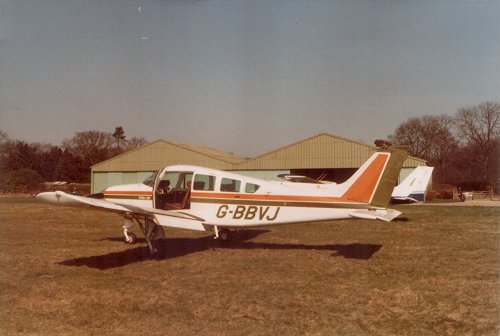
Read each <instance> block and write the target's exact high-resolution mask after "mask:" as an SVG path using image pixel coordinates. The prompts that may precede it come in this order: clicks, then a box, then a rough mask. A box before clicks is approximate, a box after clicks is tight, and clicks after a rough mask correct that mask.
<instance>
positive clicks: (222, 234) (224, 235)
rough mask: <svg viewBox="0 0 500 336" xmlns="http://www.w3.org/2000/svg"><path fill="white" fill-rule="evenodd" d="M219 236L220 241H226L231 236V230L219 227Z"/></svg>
mask: <svg viewBox="0 0 500 336" xmlns="http://www.w3.org/2000/svg"><path fill="white" fill-rule="evenodd" d="M219 238H220V240H222V241H228V240H229V239H230V238H231V231H229V230H228V229H221V230H220V231H219Z"/></svg>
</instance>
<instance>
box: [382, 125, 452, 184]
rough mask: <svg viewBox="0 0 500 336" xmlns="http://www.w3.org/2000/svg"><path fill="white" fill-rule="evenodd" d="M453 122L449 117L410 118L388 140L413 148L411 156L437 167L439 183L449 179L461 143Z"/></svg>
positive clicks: (436, 173)
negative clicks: (457, 138)
mask: <svg viewBox="0 0 500 336" xmlns="http://www.w3.org/2000/svg"><path fill="white" fill-rule="evenodd" d="M452 130H453V119H452V118H451V117H450V116H447V115H441V116H423V117H418V118H417V117H414V118H410V119H408V120H407V121H405V122H403V123H402V124H401V125H399V127H398V128H397V129H396V131H395V132H394V134H393V135H390V136H389V139H390V140H391V141H392V142H393V143H394V144H396V145H407V146H410V154H411V155H413V156H416V157H419V158H422V159H425V160H427V161H428V162H429V164H430V165H432V166H434V167H435V168H436V170H435V172H434V175H435V176H436V178H437V179H438V180H440V181H445V180H447V179H448V178H449V176H448V168H449V167H448V162H449V160H450V157H451V155H452V153H453V152H454V151H456V149H457V146H458V142H457V140H456V138H455V137H454V135H453V132H452Z"/></svg>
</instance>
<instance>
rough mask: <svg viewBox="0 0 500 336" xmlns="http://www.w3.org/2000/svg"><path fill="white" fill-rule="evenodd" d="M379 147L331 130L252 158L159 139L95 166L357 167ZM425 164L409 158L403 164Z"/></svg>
mask: <svg viewBox="0 0 500 336" xmlns="http://www.w3.org/2000/svg"><path fill="white" fill-rule="evenodd" d="M376 149H377V147H375V146H370V145H367V144H364V143H361V142H358V141H353V140H350V139H346V138H342V137H339V136H335V135H331V134H328V133H320V134H318V135H315V136H312V137H309V138H306V139H303V140H301V141H298V142H296V143H293V144H290V145H287V146H285V147H282V148H279V149H276V150H273V151H271V152H268V153H265V154H263V155H260V156H257V157H255V158H253V159H243V158H240V157H238V156H235V155H233V154H230V153H226V152H223V151H219V150H217V149H213V148H209V147H204V146H197V145H190V144H184V143H180V142H174V141H166V140H157V141H155V142H152V143H149V144H146V145H144V146H142V147H139V148H136V149H134V150H132V151H129V152H126V153H123V154H121V155H119V156H116V157H114V158H111V159H109V160H107V161H103V162H101V163H98V164H96V165H94V166H92V170H93V171H94V172H99V171H101V172H102V171H107V172H110V171H152V170H158V169H162V168H164V167H166V166H169V165H177V164H186V165H197V166H203V167H208V168H215V169H220V170H282V169H314V168H357V167H359V166H361V164H363V162H365V161H366V160H367V159H368V158H369V157H370V155H371V154H372V153H373V152H374V151H375V150H376ZM422 165H426V161H425V160H422V159H419V158H416V157H408V159H406V161H405V162H404V164H403V167H416V166H422Z"/></svg>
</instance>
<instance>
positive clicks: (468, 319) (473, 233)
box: [0, 198, 500, 335]
mask: <svg viewBox="0 0 500 336" xmlns="http://www.w3.org/2000/svg"><path fill="white" fill-rule="evenodd" d="M398 209H399V210H401V211H403V212H404V215H403V216H405V217H407V219H408V220H407V221H396V222H391V223H385V222H380V221H369V220H356V219H352V220H343V221H336V222H322V223H315V224H297V225H288V226H282V227H273V228H270V229H267V230H264V229H258V230H247V231H241V232H238V234H237V235H236V239H235V241H233V242H232V243H231V244H230V245H227V246H224V245H220V244H219V243H218V242H216V241H214V240H213V239H212V237H211V236H210V235H208V234H204V233H197V232H191V231H182V230H172V229H166V230H165V233H166V234H167V236H168V239H167V240H166V241H165V242H164V243H165V251H164V254H163V255H162V256H161V257H159V258H157V259H154V260H152V259H148V253H147V249H146V247H145V245H144V244H139V245H125V244H123V243H121V225H122V220H121V218H120V217H118V216H116V215H113V214H107V213H103V212H97V211H88V210H78V209H70V208H58V207H50V206H48V205H45V204H39V203H36V202H35V201H34V200H33V199H20V198H0V223H1V224H0V225H1V231H0V232H1V233H2V234H1V236H0V272H1V273H0V286H1V287H0V290H1V292H0V335H499V333H500V328H499V324H500V278H499V272H500V270H499V267H500V224H499V218H500V208H493V207H490V208H488V207H486V208H479V207H451V206H399V207H398ZM135 231H136V232H138V230H137V229H136V230H135Z"/></svg>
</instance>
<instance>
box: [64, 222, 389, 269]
mask: <svg viewBox="0 0 500 336" xmlns="http://www.w3.org/2000/svg"><path fill="white" fill-rule="evenodd" d="M266 232H269V231H267V230H244V231H239V232H233V234H232V235H231V237H232V239H231V241H230V242H221V241H219V240H214V239H213V236H207V237H201V238H169V239H162V240H160V241H157V242H156V243H157V244H158V247H159V250H160V251H161V252H159V253H158V254H156V255H155V256H151V255H150V253H149V249H148V248H147V246H141V247H135V248H131V249H127V250H124V251H120V252H114V253H109V254H105V255H99V256H92V257H83V258H76V259H70V260H65V261H62V262H59V263H58V264H59V265H64V266H87V267H90V268H96V269H100V270H106V269H112V268H117V267H122V266H126V265H129V264H133V263H137V262H142V261H146V260H151V259H155V260H165V259H171V258H176V257H181V256H184V255H188V254H191V253H196V252H202V251H206V250H210V249H215V248H221V249H231V250H238V249H245V250H252V249H256V250H266V249H267V250H314V251H332V252H333V254H332V257H344V258H346V259H361V260H368V259H370V258H371V257H372V256H373V254H375V253H376V252H377V251H378V250H380V249H381V248H382V245H375V244H346V245H342V244H328V245H306V244H279V243H262V242H251V241H248V240H249V239H252V238H254V237H256V236H258V235H260V234H262V233H266ZM103 240H109V241H116V242H122V241H123V240H122V239H118V238H106V239H103ZM138 241H139V242H141V241H142V242H144V243H145V240H144V239H141V240H138Z"/></svg>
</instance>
